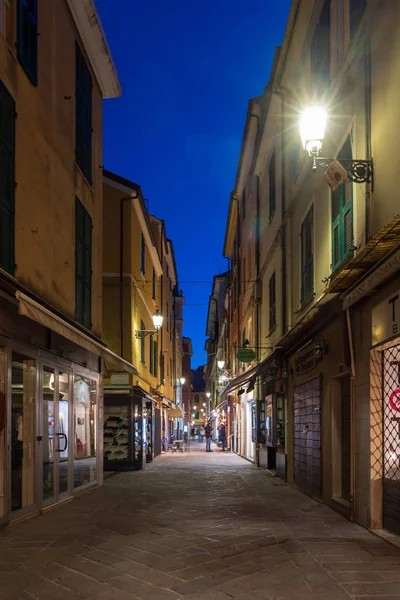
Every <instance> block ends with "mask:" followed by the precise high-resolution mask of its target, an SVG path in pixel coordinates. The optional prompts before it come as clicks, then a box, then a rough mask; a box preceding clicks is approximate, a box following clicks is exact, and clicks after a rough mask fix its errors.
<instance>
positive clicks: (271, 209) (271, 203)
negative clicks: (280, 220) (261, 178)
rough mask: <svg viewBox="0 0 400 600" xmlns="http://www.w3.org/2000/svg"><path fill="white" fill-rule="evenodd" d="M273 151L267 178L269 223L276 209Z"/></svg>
mask: <svg viewBox="0 0 400 600" xmlns="http://www.w3.org/2000/svg"><path fill="white" fill-rule="evenodd" d="M275 162H276V161H275V150H274V152H273V153H272V156H271V160H270V161H269V169H268V178H269V221H270V222H271V221H272V218H273V216H274V214H275V209H276V164H275Z"/></svg>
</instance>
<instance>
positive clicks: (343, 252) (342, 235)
mask: <svg viewBox="0 0 400 600" xmlns="http://www.w3.org/2000/svg"><path fill="white" fill-rule="evenodd" d="M341 158H350V159H351V158H352V152H351V142H350V139H349V138H347V140H346V142H345V144H344V145H343V147H342V149H341V151H340V152H339V156H338V160H339V161H340V159H341ZM331 205H332V271H334V270H335V269H336V268H337V267H338V266H339V265H340V264H341V263H342V262H343V261H344V260H346V258H348V257H349V256H350V255H351V253H352V252H353V184H352V183H351V181H349V180H348V179H347V180H346V181H345V182H344V183H342V184H341V185H340V186H339V187H338V188H337V190H335V191H334V192H332V201H331Z"/></svg>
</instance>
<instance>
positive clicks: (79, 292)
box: [75, 198, 92, 329]
mask: <svg viewBox="0 0 400 600" xmlns="http://www.w3.org/2000/svg"><path fill="white" fill-rule="evenodd" d="M75 318H76V320H77V321H78V323H81V324H82V325H83V326H84V327H86V328H87V329H91V328H92V219H91V217H90V215H89V213H88V212H87V210H86V209H85V208H84V206H83V204H82V203H81V202H80V201H79V200H78V198H77V199H76V201H75Z"/></svg>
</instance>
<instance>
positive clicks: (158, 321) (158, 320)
mask: <svg viewBox="0 0 400 600" xmlns="http://www.w3.org/2000/svg"><path fill="white" fill-rule="evenodd" d="M151 318H152V319H153V325H154V329H136V330H135V338H137V339H139V338H144V337H146V336H147V335H153V334H154V333H158V332H159V330H160V329H161V327H162V324H163V319H164V317H163V316H162V314H161V313H160V311H159V310H158V309H157V310H156V312H155V313H154V315H152V317H151Z"/></svg>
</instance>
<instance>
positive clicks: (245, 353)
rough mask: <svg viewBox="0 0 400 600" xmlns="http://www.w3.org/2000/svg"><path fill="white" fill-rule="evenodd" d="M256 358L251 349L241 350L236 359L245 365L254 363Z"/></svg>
mask: <svg viewBox="0 0 400 600" xmlns="http://www.w3.org/2000/svg"><path fill="white" fill-rule="evenodd" d="M255 357H256V353H255V352H254V350H252V349H251V348H240V349H239V350H238V352H237V354H236V358H237V359H238V360H240V362H243V363H249V362H252V361H253V360H254V359H255Z"/></svg>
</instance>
